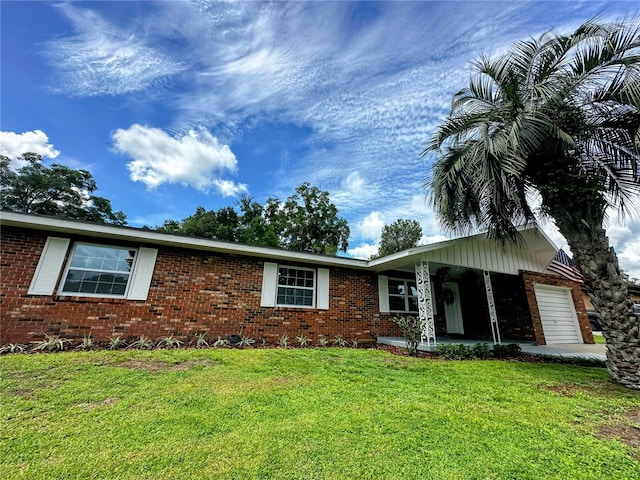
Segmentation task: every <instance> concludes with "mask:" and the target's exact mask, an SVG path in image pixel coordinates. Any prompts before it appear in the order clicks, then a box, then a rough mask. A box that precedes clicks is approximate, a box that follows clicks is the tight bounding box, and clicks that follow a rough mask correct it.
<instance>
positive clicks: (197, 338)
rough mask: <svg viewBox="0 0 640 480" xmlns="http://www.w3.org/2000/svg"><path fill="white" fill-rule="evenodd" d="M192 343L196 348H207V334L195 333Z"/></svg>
mask: <svg viewBox="0 0 640 480" xmlns="http://www.w3.org/2000/svg"><path fill="white" fill-rule="evenodd" d="M193 343H194V345H195V346H196V348H206V347H208V346H209V342H207V332H202V333H196V334H195V335H194V336H193Z"/></svg>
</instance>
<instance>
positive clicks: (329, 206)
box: [265, 182, 350, 254]
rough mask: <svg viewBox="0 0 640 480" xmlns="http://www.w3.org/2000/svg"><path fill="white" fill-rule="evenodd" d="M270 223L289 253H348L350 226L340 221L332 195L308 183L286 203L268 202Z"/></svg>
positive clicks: (297, 189) (267, 215)
mask: <svg viewBox="0 0 640 480" xmlns="http://www.w3.org/2000/svg"><path fill="white" fill-rule="evenodd" d="M265 214H266V218H267V222H268V223H269V224H270V225H272V226H273V227H274V230H275V231H276V233H278V235H279V237H280V244H281V246H283V247H285V248H287V249H289V250H300V251H306V252H314V253H326V254H335V253H336V252H337V251H338V250H339V251H342V252H346V251H347V246H348V239H349V233H350V230H349V226H348V225H347V221H346V220H345V219H343V218H340V217H338V209H337V208H336V206H335V205H334V204H333V203H331V202H330V200H329V192H325V191H322V190H320V189H319V188H318V187H314V186H311V185H310V184H309V183H308V182H305V183H303V184H302V185H300V186H299V187H298V188H296V193H295V194H293V195H291V196H290V197H288V198H287V199H286V201H284V202H282V203H281V202H279V201H277V200H274V199H269V201H268V202H267V205H266V206H265Z"/></svg>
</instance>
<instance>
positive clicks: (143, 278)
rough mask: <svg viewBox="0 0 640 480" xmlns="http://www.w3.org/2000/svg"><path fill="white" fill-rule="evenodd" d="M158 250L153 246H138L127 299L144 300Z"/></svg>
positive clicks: (147, 293) (147, 292)
mask: <svg viewBox="0 0 640 480" xmlns="http://www.w3.org/2000/svg"><path fill="white" fill-rule="evenodd" d="M157 256H158V250H157V249H155V248H146V247H140V248H139V249H138V258H137V259H136V262H135V266H134V268H133V272H132V273H131V279H130V280H129V282H130V284H129V293H128V294H127V300H146V299H147V296H148V295H149V287H150V286H151V277H153V269H154V268H155V266H156V258H157Z"/></svg>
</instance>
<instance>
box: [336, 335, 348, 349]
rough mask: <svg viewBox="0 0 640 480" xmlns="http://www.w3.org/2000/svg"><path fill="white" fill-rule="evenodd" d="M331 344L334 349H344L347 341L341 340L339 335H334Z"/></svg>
mask: <svg viewBox="0 0 640 480" xmlns="http://www.w3.org/2000/svg"><path fill="white" fill-rule="evenodd" d="M333 344H334V345H335V346H336V347H345V346H346V345H347V341H346V340H345V339H344V338H342V337H341V336H340V335H336V336H335V337H334V338H333Z"/></svg>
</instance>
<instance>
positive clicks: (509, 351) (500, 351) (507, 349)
mask: <svg viewBox="0 0 640 480" xmlns="http://www.w3.org/2000/svg"><path fill="white" fill-rule="evenodd" d="M520 354H522V349H521V348H520V345H518V344H517V343H509V344H506V345H505V344H497V345H494V346H493V356H494V357H496V358H510V357H517V356H519V355H520Z"/></svg>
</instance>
